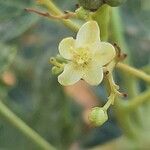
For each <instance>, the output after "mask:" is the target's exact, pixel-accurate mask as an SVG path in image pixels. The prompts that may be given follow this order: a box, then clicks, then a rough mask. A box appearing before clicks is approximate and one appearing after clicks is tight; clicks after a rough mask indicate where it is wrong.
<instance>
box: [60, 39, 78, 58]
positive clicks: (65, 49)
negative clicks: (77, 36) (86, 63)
mask: <svg viewBox="0 0 150 150" xmlns="http://www.w3.org/2000/svg"><path fill="white" fill-rule="evenodd" d="M74 49H75V40H74V39H73V38H72V37H68V38H65V39H63V40H62V41H61V42H60V43H59V53H60V55H61V56H62V57H64V58H66V59H71V58H72V54H73V50H74Z"/></svg>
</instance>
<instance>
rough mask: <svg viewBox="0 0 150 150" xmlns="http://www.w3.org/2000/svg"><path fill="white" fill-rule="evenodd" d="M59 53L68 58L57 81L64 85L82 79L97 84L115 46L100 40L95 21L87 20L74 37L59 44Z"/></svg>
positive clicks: (111, 56)
mask: <svg viewBox="0 0 150 150" xmlns="http://www.w3.org/2000/svg"><path fill="white" fill-rule="evenodd" d="M59 53H60V55H61V56H62V57H63V58H65V59H67V60H68V63H67V64H65V66H64V71H63V72H62V73H61V74H60V75H59V76H58V82H59V83H60V84H62V85H64V86H67V85H72V84H74V83H76V82H77V81H79V80H80V79H84V80H85V81H86V82H88V83H89V84H90V85H98V84H100V83H101V81H102V79H103V66H104V65H106V64H107V63H109V62H110V61H111V60H112V59H113V58H114V57H115V54H116V52H115V48H114V47H113V46H112V45H111V44H110V43H107V42H101V41H100V30H99V26H98V24H97V22H96V21H88V22H86V23H85V24H84V25H82V27H81V28H80V29H79V31H78V33H77V37H76V39H73V38H72V37H68V38H65V39H63V40H62V41H61V42H60V44H59Z"/></svg>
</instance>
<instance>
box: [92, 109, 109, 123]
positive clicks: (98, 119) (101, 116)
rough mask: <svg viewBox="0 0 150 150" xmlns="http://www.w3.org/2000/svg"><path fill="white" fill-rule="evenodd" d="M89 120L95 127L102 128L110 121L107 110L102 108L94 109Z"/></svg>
mask: <svg viewBox="0 0 150 150" xmlns="http://www.w3.org/2000/svg"><path fill="white" fill-rule="evenodd" d="M89 120H90V122H91V123H92V124H93V125H94V126H101V125H102V124H103V123H105V122H106V121H107V120H108V115H107V112H106V110H104V109H103V108H102V107H94V108H92V110H91V112H90V114H89Z"/></svg>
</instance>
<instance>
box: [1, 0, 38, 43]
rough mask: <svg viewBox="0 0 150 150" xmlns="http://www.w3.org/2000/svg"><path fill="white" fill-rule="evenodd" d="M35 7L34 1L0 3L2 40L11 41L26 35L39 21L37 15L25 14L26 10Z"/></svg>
mask: <svg viewBox="0 0 150 150" xmlns="http://www.w3.org/2000/svg"><path fill="white" fill-rule="evenodd" d="M31 6H34V3H33V1H31V0H26V1H20V0H13V1H11V0H1V1H0V14H3V15H0V35H1V36H0V40H1V41H9V40H12V39H13V38H16V37H17V36H19V35H21V34H22V33H24V32H25V31H26V30H27V29H29V27H31V26H32V25H33V24H35V23H36V22H37V20H38V18H39V17H38V16H37V15H31V14H28V13H27V12H25V10H24V8H26V7H31Z"/></svg>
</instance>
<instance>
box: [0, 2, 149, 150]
mask: <svg viewBox="0 0 150 150" xmlns="http://www.w3.org/2000/svg"><path fill="white" fill-rule="evenodd" d="M54 2H55V3H56V4H57V5H58V6H60V8H61V9H62V10H71V11H74V10H75V4H76V3H77V1H76V0H54ZM27 7H34V8H36V7H39V6H37V5H36V4H35V1H34V0H26V1H24V0H13V1H11V0H0V99H1V100H3V101H4V102H5V103H6V104H7V106H8V107H9V108H11V110H13V111H14V112H15V113H16V114H17V115H18V116H20V117H21V118H22V119H23V120H24V121H25V122H27V124H28V125H29V126H31V127H32V128H33V129H35V130H36V131H37V132H38V133H39V134H40V135H42V136H43V137H44V138H45V139H46V140H47V141H49V142H50V143H52V144H53V145H54V146H56V147H58V149H61V150H63V149H64V150H66V149H69V147H71V145H72V144H73V143H79V145H80V146H81V147H84V149H87V147H91V146H94V145H99V144H103V143H104V142H106V141H109V140H110V139H114V138H116V137H118V136H120V135H121V134H122V133H121V131H120V128H119V127H118V125H117V124H116V121H115V118H114V116H113V114H112V113H111V117H110V119H109V121H108V122H107V123H105V124H104V125H103V126H102V127H100V128H89V127H88V126H87V125H86V124H85V122H84V121H83V119H82V115H81V113H82V109H83V108H82V107H81V106H80V105H79V104H78V103H76V101H74V100H73V98H71V97H69V96H67V95H66V94H65V93H64V89H63V88H62V87H61V86H60V85H59V84H58V82H57V77H56V76H54V75H52V74H51V65H49V58H50V57H51V56H55V55H56V54H57V53H58V48H57V46H58V43H59V42H60V40H61V39H62V38H64V37H67V36H72V35H74V33H72V32H71V31H70V30H69V29H67V28H66V27H64V26H63V25H62V24H60V23H59V22H58V21H53V20H48V19H46V18H42V17H39V16H37V15H36V14H30V13H27V12H26V11H24V8H27ZM120 10H121V11H120V12H121V16H122V20H123V25H124V29H125V32H124V33H125V36H126V41H127V44H128V46H129V47H130V49H131V50H132V51H131V57H132V60H133V64H134V66H136V67H143V66H144V65H146V64H149V62H150V29H149V28H150V15H149V14H150V4H149V0H128V1H127V3H125V4H124V5H123V6H121V7H120ZM110 29H111V28H110ZM142 85H143V84H141V87H140V89H141V90H143V89H144V86H142ZM92 90H93V91H94V93H95V94H97V96H99V95H100V94H102V96H103V88H102V87H97V88H93V89H92ZM36 149H38V147H36V146H35V145H34V144H33V143H32V142H31V141H30V140H28V139H27V138H26V137H24V136H23V135H22V134H21V133H20V132H19V131H18V130H17V129H16V128H14V127H13V126H11V124H9V123H8V122H7V121H5V120H4V119H3V118H2V117H0V150H36Z"/></svg>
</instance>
